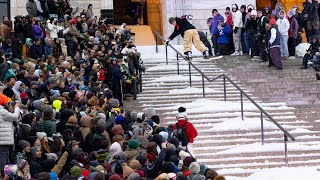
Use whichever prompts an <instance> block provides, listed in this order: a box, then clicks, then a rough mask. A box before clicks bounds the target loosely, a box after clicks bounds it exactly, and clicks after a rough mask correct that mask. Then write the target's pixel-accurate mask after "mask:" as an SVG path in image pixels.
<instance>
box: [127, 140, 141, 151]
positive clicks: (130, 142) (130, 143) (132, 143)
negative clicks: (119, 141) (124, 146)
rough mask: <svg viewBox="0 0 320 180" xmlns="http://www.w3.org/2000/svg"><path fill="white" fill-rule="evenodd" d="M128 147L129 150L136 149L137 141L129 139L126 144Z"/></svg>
mask: <svg viewBox="0 0 320 180" xmlns="http://www.w3.org/2000/svg"><path fill="white" fill-rule="evenodd" d="M128 146H129V148H130V149H137V148H138V147H139V141H137V140H135V139H131V140H130V141H129V142H128Z"/></svg>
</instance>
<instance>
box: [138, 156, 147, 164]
mask: <svg viewBox="0 0 320 180" xmlns="http://www.w3.org/2000/svg"><path fill="white" fill-rule="evenodd" d="M136 160H138V161H139V163H140V165H142V166H143V165H145V164H146V162H147V156H146V155H143V154H139V155H138V156H137V157H136Z"/></svg>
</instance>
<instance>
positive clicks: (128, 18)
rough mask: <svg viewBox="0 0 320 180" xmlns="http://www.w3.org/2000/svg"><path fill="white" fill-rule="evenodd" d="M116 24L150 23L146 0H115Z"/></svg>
mask: <svg viewBox="0 0 320 180" xmlns="http://www.w3.org/2000/svg"><path fill="white" fill-rule="evenodd" d="M113 10H114V15H115V16H114V24H116V25H120V24H122V23H126V24H128V25H138V24H139V25H148V17H147V16H148V15H147V1H146V0H113Z"/></svg>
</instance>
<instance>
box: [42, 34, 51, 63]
mask: <svg viewBox="0 0 320 180" xmlns="http://www.w3.org/2000/svg"><path fill="white" fill-rule="evenodd" d="M50 41H51V40H50V39H49V38H45V39H44V42H45V45H44V47H43V51H44V52H43V53H44V57H45V58H46V59H48V57H49V56H52V55H53V48H52V45H51V42H50Z"/></svg>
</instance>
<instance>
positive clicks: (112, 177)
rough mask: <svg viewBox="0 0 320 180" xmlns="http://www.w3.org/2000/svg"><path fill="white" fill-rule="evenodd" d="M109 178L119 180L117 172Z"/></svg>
mask: <svg viewBox="0 0 320 180" xmlns="http://www.w3.org/2000/svg"><path fill="white" fill-rule="evenodd" d="M109 180H121V177H120V176H119V175H118V174H114V175H112V176H111V177H110V178H109Z"/></svg>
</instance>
